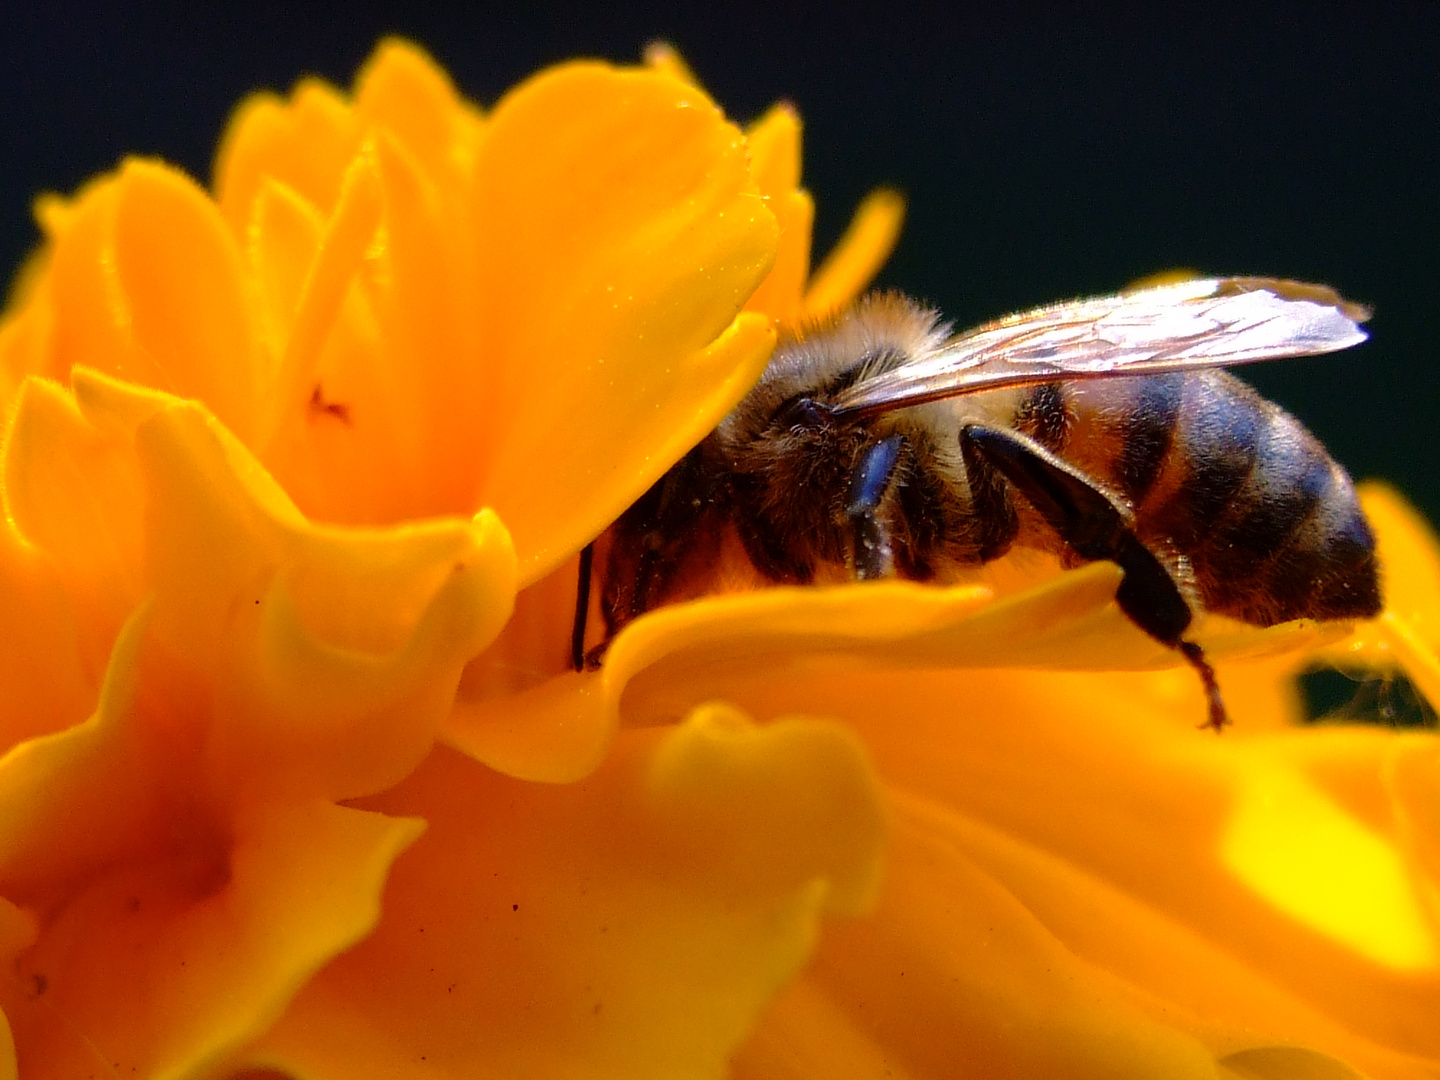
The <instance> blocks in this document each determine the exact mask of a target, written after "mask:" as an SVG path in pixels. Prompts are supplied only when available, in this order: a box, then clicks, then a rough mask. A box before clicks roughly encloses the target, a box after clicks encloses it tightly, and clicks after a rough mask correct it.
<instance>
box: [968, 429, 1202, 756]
mask: <svg viewBox="0 0 1440 1080" xmlns="http://www.w3.org/2000/svg"><path fill="white" fill-rule="evenodd" d="M960 438H961V440H962V441H963V442H965V443H967V444H968V446H969V447H970V448H971V449H973V450H974V451H976V452H977V453H978V454H979V456H980V458H981V459H982V460H984V461H985V462H986V463H987V464H989V465H990V466H991V467H992V468H994V469H996V470H997V471H998V472H999V473H1000V474H1001V475H1002V476H1004V477H1005V478H1006V479H1007V480H1009V481H1010V483H1011V484H1013V485H1014V486H1015V487H1016V488H1017V489H1019V491H1020V493H1021V494H1022V495H1024V496H1025V498H1026V500H1028V501H1029V503H1030V505H1032V506H1033V507H1034V508H1035V509H1036V511H1038V512H1039V514H1040V516H1041V517H1043V518H1044V519H1045V521H1046V523H1047V524H1048V525H1049V526H1050V527H1051V528H1052V529H1054V530H1055V532H1056V533H1057V534H1058V535H1059V537H1060V539H1061V540H1063V541H1064V542H1065V544H1066V545H1067V546H1069V547H1070V548H1071V549H1072V550H1073V551H1074V552H1075V553H1076V554H1077V555H1079V556H1080V557H1081V558H1084V559H1105V560H1108V561H1109V562H1113V563H1115V565H1117V566H1118V567H1120V570H1121V572H1122V573H1123V575H1124V576H1123V577H1122V579H1121V581H1120V587H1119V588H1118V589H1116V591H1115V601H1116V603H1118V604H1119V605H1120V610H1121V611H1123V612H1124V613H1125V615H1126V616H1127V617H1128V618H1129V619H1130V621H1131V622H1133V623H1134V624H1135V625H1136V626H1137V627H1139V628H1140V629H1141V630H1143V631H1145V633H1147V634H1149V635H1150V636H1151V637H1152V638H1154V639H1155V640H1156V641H1158V642H1160V643H1161V644H1162V645H1166V646H1168V647H1169V648H1172V649H1176V650H1178V651H1179V653H1180V654H1181V655H1182V656H1183V657H1184V658H1185V660H1186V661H1187V662H1188V663H1189V664H1190V666H1191V667H1193V668H1194V669H1195V670H1196V672H1197V673H1198V674H1199V675H1200V680H1201V682H1202V683H1203V684H1204V687H1205V694H1206V699H1207V702H1208V705H1209V722H1208V724H1207V726H1208V727H1212V728H1214V729H1215V730H1217V731H1218V730H1219V729H1220V728H1222V727H1224V726H1225V724H1226V722H1227V720H1226V715H1225V703H1224V701H1223V700H1222V698H1221V696H1220V687H1219V684H1218V683H1217V682H1216V679H1215V669H1214V668H1212V667H1211V666H1210V662H1209V661H1208V660H1207V659H1206V658H1205V653H1204V650H1202V649H1201V648H1200V646H1199V645H1197V644H1195V643H1194V642H1193V641H1185V640H1183V639H1182V637H1181V635H1182V634H1184V632H1185V631H1186V629H1188V628H1189V626H1190V622H1191V620H1192V618H1193V617H1194V613H1193V612H1192V611H1191V609H1190V604H1189V602H1188V601H1187V600H1186V599H1185V594H1184V593H1182V592H1181V591H1180V586H1179V584H1178V583H1177V582H1176V581H1175V578H1174V576H1173V575H1172V574H1171V573H1170V570H1169V569H1168V568H1167V567H1166V566H1165V564H1164V562H1162V561H1161V559H1160V557H1159V556H1158V555H1156V554H1155V553H1154V552H1153V551H1151V550H1150V549H1149V548H1148V547H1146V546H1145V544H1144V542H1143V541H1142V540H1141V539H1140V537H1139V536H1137V535H1136V534H1135V528H1134V519H1133V516H1132V515H1131V513H1130V511H1129V510H1128V509H1126V508H1125V507H1124V506H1123V505H1122V504H1121V503H1120V502H1118V501H1117V500H1116V499H1115V498H1114V497H1113V496H1112V495H1110V494H1109V493H1108V492H1107V491H1105V490H1104V488H1102V487H1101V486H1100V485H1099V484H1097V483H1096V482H1095V481H1094V480H1092V479H1090V478H1089V477H1087V476H1085V475H1084V474H1083V473H1081V472H1080V471H1079V470H1077V469H1075V468H1073V467H1072V466H1070V465H1068V464H1067V463H1066V462H1064V461H1061V460H1060V459H1059V458H1058V457H1056V456H1055V455H1054V454H1052V453H1051V452H1050V451H1049V450H1047V449H1045V448H1044V447H1043V446H1040V445H1039V444H1037V443H1035V442H1033V441H1032V440H1030V439H1028V438H1026V437H1025V436H1024V435H1021V434H1019V433H1017V432H1014V431H1007V430H1003V429H998V428H988V427H983V426H981V425H978V424H975V425H969V426H967V427H965V428H964V429H963V430H962V431H961V433H960Z"/></svg>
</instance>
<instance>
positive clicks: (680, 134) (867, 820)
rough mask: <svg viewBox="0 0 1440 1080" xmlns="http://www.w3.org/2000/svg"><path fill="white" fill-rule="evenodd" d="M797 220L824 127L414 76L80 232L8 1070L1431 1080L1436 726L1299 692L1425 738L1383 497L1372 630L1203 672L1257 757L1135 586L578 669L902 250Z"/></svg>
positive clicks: (1438, 878) (393, 56)
mask: <svg viewBox="0 0 1440 1080" xmlns="http://www.w3.org/2000/svg"><path fill="white" fill-rule="evenodd" d="M798 185H799V125H798V120H797V118H796V116H795V115H794V113H793V112H792V111H791V110H790V109H788V108H786V107H778V108H776V109H775V110H772V111H771V112H770V113H769V114H767V115H766V116H765V117H763V118H761V119H760V120H759V121H758V122H757V123H756V124H754V125H753V126H751V127H750V128H749V129H748V130H746V131H743V132H742V131H741V130H740V129H738V128H736V127H735V126H733V125H732V124H730V123H729V122H727V121H726V120H725V119H724V117H723V116H722V115H721V114H720V112H719V111H718V110H717V109H716V108H715V106H714V105H713V104H712V103H711V102H710V101H709V99H708V98H707V97H706V95H705V94H704V92H703V91H702V90H700V89H699V88H698V86H697V85H696V84H695V82H694V80H693V78H692V77H691V76H690V75H689V73H688V72H687V71H686V70H685V69H684V67H683V65H682V64H681V63H680V62H679V60H678V59H677V58H676V57H675V56H674V55H673V54H671V53H669V52H667V51H664V50H658V51H656V52H655V53H653V54H652V56H651V57H650V63H649V65H648V67H647V68H644V69H616V68H611V67H608V66H605V65H601V64H592V63H575V64H567V65H562V66H560V67H558V68H555V69H552V70H550V71H547V72H543V73H541V74H540V75H537V76H536V77H535V78H533V79H531V80H530V81H528V82H527V83H525V84H523V85H522V86H520V87H518V88H516V89H515V90H513V91H511V92H510V93H509V94H507V95H506V96H505V97H504V98H503V99H502V100H501V101H500V102H499V103H498V104H497V105H496V107H495V108H494V110H493V111H491V112H489V113H486V114H482V113H481V112H480V111H479V110H478V109H476V108H475V107H473V106H471V105H469V104H467V103H466V102H464V101H463V100H462V99H461V98H460V97H459V96H458V95H457V94H456V93H455V91H454V89H453V88H452V87H451V86H450V84H449V82H448V80H447V79H446V78H445V76H444V74H443V73H442V72H440V71H439V70H438V69H437V68H436V67H435V66H434V65H433V63H431V62H430V61H429V60H428V58H426V57H425V56H423V55H422V54H421V53H420V52H419V51H418V50H416V49H415V48H414V47H412V46H409V45H407V44H404V43H400V42H387V43H385V44H382V46H381V47H380V48H379V50H377V53H376V55H375V56H374V57H373V58H372V59H371V61H370V62H369V63H368V64H367V65H366V67H365V68H364V70H363V71H362V73H361V75H360V76H359V78H358V80H357V83H356V87H355V91H354V93H353V95H351V96H348V97H347V96H345V95H342V94H341V93H339V92H337V91H335V90H334V89H332V88H330V87H328V86H326V85H324V84H322V83H319V82H317V81H314V80H309V81H305V82H302V83H301V84H300V85H299V86H297V88H296V89H295V90H294V92H293V93H292V94H291V95H290V96H289V97H287V98H283V99H282V98H278V97H274V96H270V95H259V96H256V97H254V98H252V99H251V100H249V101H248V102H246V103H245V104H244V105H242V107H241V108H240V110H239V111H238V112H237V114H236V116H235V118H234V120H233V121H232V124H231V127H230V129H229V131H228V132H227V134H226V136H225V139H224V142H223V144H222V147H221V152H220V155H219V159H218V164H217V168H216V180H215V193H214V195H213V196H212V195H210V194H207V193H206V192H205V191H203V190H202V189H201V188H199V187H198V186H197V185H196V184H194V183H193V182H192V181H190V180H189V179H188V178H186V177H184V176H183V175H182V174H180V173H178V172H176V171H175V170H173V169H171V168H169V167H168V166H165V165H163V164H161V163H158V162H153V161H129V162H127V163H125V164H124V165H123V166H122V167H121V169H120V170H119V171H118V172H117V173H115V174H112V175H109V176H105V177H102V178H100V179H98V180H96V181H94V182H92V183H91V184H90V185H89V186H87V187H86V188H85V189H83V190H82V191H81V192H80V193H79V194H78V195H76V196H75V197H74V198H72V199H68V200H64V199H59V198H54V197H51V198H47V199H44V200H42V201H41V203H40V204H39V207H38V212H39V216H40V218H41V221H42V224H43V226H44V229H45V232H46V237H47V239H46V244H45V246H44V248H43V249H42V251H41V252H40V253H39V254H38V255H37V256H36V257H35V258H34V259H33V260H32V262H31V264H30V265H29V266H28V267H27V269H26V271H25V273H24V275H23V276H22V279H21V280H20V282H19V284H18V286H17V289H16V291H15V294H14V297H13V299H12V304H11V308H10V310H9V311H8V313H7V315H6V317H5V321H4V323H3V325H0V395H3V396H4V398H5V401H6V408H7V411H6V417H7V419H6V425H5V429H4V444H3V461H0V466H3V494H4V501H5V510H6V522H5V525H4V527H3V529H0V590H3V596H4V598H5V600H4V603H3V605H0V627H3V633H4V641H5V642H6V648H5V649H4V650H0V685H4V686H5V687H6V690H7V693H6V694H5V695H4V696H3V698H0V738H3V746H4V748H5V749H6V750H7V751H8V752H6V753H5V754H4V756H3V757H0V931H3V933H0V944H3V948H4V950H5V953H4V957H3V959H4V960H5V962H7V963H8V965H9V968H8V970H10V971H11V972H12V973H13V976H12V977H11V978H9V979H7V980H0V1006H3V1009H4V1014H5V1017H6V1020H7V1024H8V1027H7V1028H6V1029H4V1030H5V1036H4V1037H0V1075H7V1074H8V1075H14V1074H15V1073H16V1071H17V1069H18V1072H19V1075H21V1076H23V1077H26V1078H31V1077H57V1078H62V1077H63V1078H68V1077H73V1076H85V1075H90V1074H92V1073H93V1074H95V1075H121V1076H128V1075H140V1076H156V1077H159V1076H163V1077H189V1076H195V1077H199V1076H209V1075H225V1074H227V1073H234V1072H240V1071H243V1070H246V1069H253V1068H266V1067H268V1068H272V1069H276V1070H280V1071H281V1072H284V1073H288V1074H290V1075H294V1076H296V1077H303V1078H307V1080H310V1078H317V1080H318V1078H329V1077H337V1078H338V1077H349V1076H355V1075H381V1076H395V1077H404V1076H415V1077H432V1076H473V1075H497V1076H512V1075H537V1076H554V1075H559V1076H585V1077H596V1076H614V1077H626V1078H629V1077H636V1076H677V1077H684V1076H695V1077H700V1076H716V1075H721V1074H723V1073H724V1071H725V1069H726V1063H727V1062H730V1063H732V1066H733V1070H734V1072H735V1074H736V1075H740V1076H747V1077H749V1076H754V1077H775V1076H781V1077H785V1076H796V1077H799V1076H841V1077H845V1076H857V1077H858V1076H878V1075H892V1076H914V1077H924V1076H946V1075H954V1074H956V1073H957V1072H962V1073H966V1074H972V1073H973V1074H975V1075H996V1076H1003V1075H1016V1076H1029V1075H1048V1076H1092V1075H1093V1076H1097V1077H1099V1076H1105V1077H1110V1076H1125V1075H1135V1076H1166V1077H1171V1076H1178V1077H1183V1076H1190V1075H1194V1076H1197V1077H1198V1076H1205V1077H1213V1076H1217V1075H1218V1076H1232V1077H1290V1076H1294V1077H1300V1076H1314V1077H1319V1076H1336V1077H1339V1076H1349V1075H1357V1073H1356V1072H1354V1071H1353V1070H1360V1071H1361V1072H1363V1073H1365V1074H1368V1075H1375V1076H1397V1077H1399V1076H1427V1075H1428V1076H1433V1075H1435V1071H1436V1068H1437V1064H1440V1037H1437V1035H1436V1034H1435V1027H1436V1025H1434V1023H1433V1016H1434V1015H1435V1014H1436V1011H1437V1006H1440V907H1437V904H1436V900H1435V897H1436V895H1437V889H1436V887H1437V883H1440V866H1437V862H1436V852H1437V850H1440V848H1437V843H1440V814H1437V811H1436V807H1437V805H1440V802H1437V799H1436V795H1437V786H1440V783H1437V779H1440V778H1437V771H1436V770H1437V764H1440V762H1437V754H1436V742H1435V738H1434V735H1433V733H1431V732H1418V733H1409V734H1403V733H1398V732H1394V731H1386V730H1380V729H1378V728H1346V727H1338V726H1337V727H1327V728H1313V727H1299V726H1296V724H1295V720H1296V719H1297V717H1298V713H1299V710H1298V705H1297V704H1296V700H1295V692H1294V688H1293V679H1292V677H1293V675H1294V673H1295V672H1296V671H1297V670H1299V669H1300V668H1302V667H1303V666H1304V665H1306V664H1307V663H1310V662H1312V661H1313V660H1314V659H1315V658H1316V657H1327V658H1331V659H1337V660H1343V661H1344V662H1346V663H1349V664H1353V665H1364V666H1370V667H1376V668H1380V669H1386V668H1392V667H1394V666H1396V665H1398V666H1400V667H1402V668H1403V669H1404V670H1405V671H1406V672H1407V673H1408V674H1409V675H1410V677H1411V678H1412V679H1413V680H1414V681H1415V683H1416V684H1417V685H1418V686H1420V687H1421V688H1422V689H1423V690H1425V691H1426V693H1427V694H1429V695H1430V696H1431V698H1432V700H1434V699H1435V698H1437V697H1440V678H1437V675H1436V672H1437V670H1440V667H1437V664H1436V661H1435V654H1436V647H1437V645H1440V549H1437V547H1436V545H1435V543H1434V541H1433V539H1432V538H1430V536H1429V534H1428V532H1427V531H1426V529H1425V526H1424V525H1423V523H1420V522H1418V521H1416V520H1414V519H1413V517H1411V516H1409V512H1408V511H1407V510H1406V509H1405V508H1404V507H1403V504H1401V503H1399V501H1398V500H1397V499H1396V498H1395V497H1394V496H1392V495H1389V494H1388V493H1386V492H1384V491H1380V490H1372V491H1370V492H1368V493H1367V495H1366V500H1367V507H1368V508H1369V510H1370V512H1371V515H1372V517H1373V519H1374V520H1375V522H1376V525H1377V528H1378V529H1379V532H1380V536H1381V543H1382V554H1383V555H1384V557H1385V563H1386V568H1387V574H1388V585H1389V593H1390V595H1391V596H1392V597H1396V598H1399V599H1398V600H1397V601H1396V602H1395V603H1392V605H1391V606H1390V608H1389V609H1388V610H1387V612H1386V614H1385V616H1383V617H1382V618H1381V619H1380V620H1377V621H1376V622H1375V623H1373V624H1370V625H1369V626H1366V627H1362V628H1359V629H1357V630H1356V631H1355V632H1354V633H1353V634H1350V635H1349V636H1346V634H1345V631H1344V629H1343V628H1340V629H1335V628H1315V627H1303V626H1289V627H1277V628H1274V629H1272V630H1270V631H1263V632H1262V631H1255V630H1253V629H1250V628H1245V627H1239V626H1235V625H1228V626H1221V625H1218V623H1217V624H1214V625H1210V626H1209V627H1208V628H1207V637H1206V642H1207V646H1208V647H1209V649H1210V650H1211V652H1212V653H1213V654H1215V655H1216V656H1218V657H1221V658H1222V659H1223V658H1229V660H1230V663H1228V664H1227V665H1226V666H1224V667H1223V669H1222V679H1223V680H1224V681H1225V686H1226V690H1227V695H1228V700H1229V703H1230V705H1231V708H1232V711H1233V712H1234V713H1235V715H1236V718H1237V724H1236V725H1235V728H1234V729H1233V730H1232V731H1229V732H1227V733H1226V735H1225V737H1224V738H1222V739H1215V738H1213V737H1211V736H1208V735H1205V734H1202V733H1198V732H1196V731H1195V730H1194V724H1195V722H1196V721H1197V718H1199V717H1200V716H1201V715H1202V707H1201V704H1200V701H1199V691H1198V688H1197V686H1196V685H1195V681H1194V679H1193V676H1192V675H1191V673H1189V672H1188V671H1177V670H1172V669H1170V668H1169V664H1170V661H1171V658H1170V657H1169V656H1168V655H1167V654H1166V652H1165V651H1164V650H1161V649H1159V648H1158V647H1156V646H1154V645H1153V644H1152V643H1150V642H1149V641H1148V639H1146V638H1145V637H1144V636H1143V635H1141V634H1139V633H1138V631H1135V630H1134V629H1133V628H1132V627H1131V626H1130V625H1129V624H1128V623H1127V622H1125V620H1124V619H1123V618H1121V617H1120V616H1119V615H1118V613H1117V612H1116V610H1115V606H1114V604H1113V593H1114V587H1115V583H1116V572H1115V571H1114V569H1113V568H1111V567H1108V566H1095V567H1090V568H1087V569H1085V570H1082V571H1076V572H1071V573H1066V574H1061V575H1055V574H1053V573H1050V572H1049V570H1048V569H1047V568H1045V567H1043V566H1039V565H1034V566H1029V567H1025V566H1021V567H1018V568H1016V567H1013V566H1009V565H1003V566H997V567H993V568H990V570H988V571H987V573H986V574H985V575H983V576H981V577H979V578H977V582H976V583H975V584H973V585H968V586H960V587H956V588H951V589H935V588H924V587H920V586H914V585H909V584H906V583H893V584H878V585H877V584H872V585H868V586H854V587H845V588H837V589H824V590H822V589H811V590H791V589H773V590H765V591H760V592H751V593H736V594H733V595H726V596H715V597H710V598H706V599H701V600H698V601H696V602H693V603H689V604H683V605H678V606H675V607H672V608H669V609H665V610H661V611H658V612H655V613H653V614H652V615H650V616H647V617H646V618H644V619H641V620H638V621H637V622H636V623H634V624H633V625H632V626H631V627H629V628H628V629H627V630H626V631H625V633H624V634H622V635H621V636H620V637H619V638H618V639H617V640H616V641H615V643H614V644H613V646H612V648H611V651H610V652H609V654H608V655H607V658H606V662H605V664H604V666H603V667H602V668H601V670H599V671H598V672H593V673H583V674H575V673H571V672H569V671H568V670H567V656H568V650H569V629H570V616H571V612H572V610H573V604H574V590H575V559H576V554H577V552H578V551H579V549H580V548H581V546H583V545H584V544H585V543H586V542H587V541H589V540H590V539H592V538H593V537H594V536H595V535H596V534H597V533H599V532H600V531H601V530H602V529H603V528H604V527H605V526H606V524H607V523H608V522H609V521H611V520H613V519H614V518H615V517H616V516H617V515H618V514H619V513H620V512H621V511H622V510H623V509H624V508H625V507H626V506H628V505H629V504H630V502H632V501H633V500H634V499H635V498H636V497H637V496H638V495H639V494H640V493H642V492H643V491H644V490H645V489H646V487H648V486H649V484H651V483H652V482H653V481H654V480H655V479H656V478H657V477H658V476H660V475H661V474H662V473H663V472H664V471H665V470H666V469H667V468H668V467H669V465H670V464H672V463H673V462H674V461H675V460H676V459H677V458H678V457H679V456H680V455H681V454H682V453H684V452H685V450H687V449H688V448H689V447H690V446H691V445H693V444H694V443H695V442H697V441H698V440H699V439H700V438H701V437H702V436H703V435H704V434H705V433H706V432H707V431H708V430H710V428H712V427H713V426H714V424H715V423H716V422H717V421H718V419H719V418H720V417H722V416H723V415H724V414H725V413H726V412H727V411H728V410H729V409H730V408H731V407H732V406H733V404H734V403H735V401H736V400H737V399H738V398H739V396H740V395H741V394H743V393H744V391H745V389H746V387H747V386H748V385H749V383H750V382H751V381H753V379H754V378H755V377H756V375H757V373H758V372H759V370H760V369H761V368H762V367H763V365H764V363H765V361H766V359H767V357H768V353H769V350H770V347H771V345H772V343H773V338H774V332H775V328H776V326H777V325H778V324H780V323H787V322H793V321H795V320H798V319H803V318H805V317H808V316H811V315H815V314H819V313H823V312H824V311H826V310H829V309H831V308H833V307H836V306H839V305H843V304H844V303H846V302H848V301H849V300H850V299H852V298H853V297H854V296H855V295H856V294H857V293H858V292H859V291H860V290H861V289H862V288H863V287H864V286H865V284H866V282H867V281H868V279H869V277H870V276H871V275H872V274H873V272H874V270H875V269H876V267H877V266H878V263H879V262H880V261H881V260H882V259H883V258H884V256H885V254H886V253H887V252H888V250H889V247H890V245H891V243H892V242H893V239H894V235H895V232H896V229H897V227H898V222H899V215H900V207H899V202H898V199H897V198H896V197H895V196H894V195H892V194H888V193H881V194H879V195H877V196H874V197H872V199H871V200H869V201H868V202H867V203H866V204H865V205H863V206H862V208H861V210H860V212H859V213H858V214H857V217H856V221H855V224H854V225H853V226H852V230H851V232H850V233H849V234H847V237H846V239H845V240H843V241H842V243H841V244H840V246H839V247H838V249H837V251H836V253H835V254H834V255H832V256H831V258H830V259H829V260H827V261H826V262H825V263H823V264H822V265H821V266H820V268H819V269H817V270H816V271H815V272H814V273H813V274H812V273H811V272H810V270H809V262H810V255H809V232H810V218H811V204H810V201H809V196H808V195H807V194H806V193H805V192H804V191H803V190H802V189H800V188H799V186H798ZM1037 580H1040V581H1041V583H1040V584H1039V585H1037V584H1036V581H1037ZM1114 669H1133V670H1127V671H1124V672H1115V670H1114ZM1143 669H1156V670H1149V671H1146V670H1143ZM717 702H719V703H717ZM750 717H753V718H755V719H754V720H752V719H750ZM757 720H758V721H760V722H759V723H756V721H757ZM882 856H883V858H884V872H883V874H882ZM867 912H868V914H867ZM826 916H843V918H825V917H826Z"/></svg>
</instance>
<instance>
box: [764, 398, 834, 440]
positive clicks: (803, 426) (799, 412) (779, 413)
mask: <svg viewBox="0 0 1440 1080" xmlns="http://www.w3.org/2000/svg"><path fill="white" fill-rule="evenodd" d="M834 422H835V412H834V410H833V409H832V408H831V407H830V406H829V405H828V404H826V403H825V402H823V401H817V400H816V399H815V398H814V397H812V396H811V395H809V394H796V395H795V396H794V397H792V398H789V399H788V400H786V401H783V402H781V403H780V407H779V408H777V409H776V410H775V413H774V415H773V416H772V417H771V418H770V430H771V431H772V432H775V433H776V434H779V433H782V432H787V433H789V434H791V435H795V436H799V437H801V438H803V437H804V436H806V435H812V434H819V433H821V432H822V431H824V430H825V429H826V428H828V427H830V426H831V425H833V424H834Z"/></svg>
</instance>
